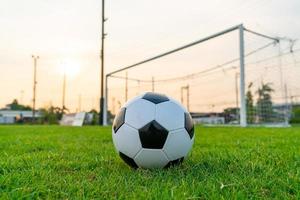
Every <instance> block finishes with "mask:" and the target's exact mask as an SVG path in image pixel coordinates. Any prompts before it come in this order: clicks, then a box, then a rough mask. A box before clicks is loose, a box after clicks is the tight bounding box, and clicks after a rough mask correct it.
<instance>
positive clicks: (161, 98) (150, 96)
mask: <svg viewBox="0 0 300 200" xmlns="http://www.w3.org/2000/svg"><path fill="white" fill-rule="evenodd" d="M142 99H145V100H147V101H150V102H152V103H154V104H159V103H162V102H165V101H169V98H168V97H167V96H166V95H163V94H158V93H154V92H147V93H146V94H145V95H144V96H143V97H142Z"/></svg>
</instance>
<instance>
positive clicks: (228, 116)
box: [223, 108, 240, 123]
mask: <svg viewBox="0 0 300 200" xmlns="http://www.w3.org/2000/svg"><path fill="white" fill-rule="evenodd" d="M239 112H240V109H239V108H225V109H224V111H223V115H224V118H225V123H232V122H236V123H238V113H239Z"/></svg>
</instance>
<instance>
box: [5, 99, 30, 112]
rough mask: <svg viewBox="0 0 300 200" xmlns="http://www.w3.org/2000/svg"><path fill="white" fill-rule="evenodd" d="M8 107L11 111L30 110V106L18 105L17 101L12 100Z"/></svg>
mask: <svg viewBox="0 0 300 200" xmlns="http://www.w3.org/2000/svg"><path fill="white" fill-rule="evenodd" d="M8 106H9V107H10V109H11V110H32V108H31V107H30V106H25V105H22V104H19V102H18V100H17V99H14V100H13V101H12V103H10V104H8Z"/></svg>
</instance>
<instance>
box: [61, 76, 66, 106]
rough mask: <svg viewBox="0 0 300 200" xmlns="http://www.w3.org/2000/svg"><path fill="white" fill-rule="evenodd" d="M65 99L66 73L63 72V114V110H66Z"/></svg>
mask: <svg viewBox="0 0 300 200" xmlns="http://www.w3.org/2000/svg"><path fill="white" fill-rule="evenodd" d="M65 98H66V71H65V70H64V76H63V88H62V112H64V110H65V108H66V105H65Z"/></svg>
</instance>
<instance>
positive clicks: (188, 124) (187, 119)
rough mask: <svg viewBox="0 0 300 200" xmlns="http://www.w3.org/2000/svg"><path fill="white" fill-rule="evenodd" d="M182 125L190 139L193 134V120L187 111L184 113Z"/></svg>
mask: <svg viewBox="0 0 300 200" xmlns="http://www.w3.org/2000/svg"><path fill="white" fill-rule="evenodd" d="M184 127H185V130H186V131H187V132H188V134H189V135H190V138H191V139H192V138H193V136H194V122H193V119H192V116H191V115H190V114H189V113H184Z"/></svg>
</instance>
